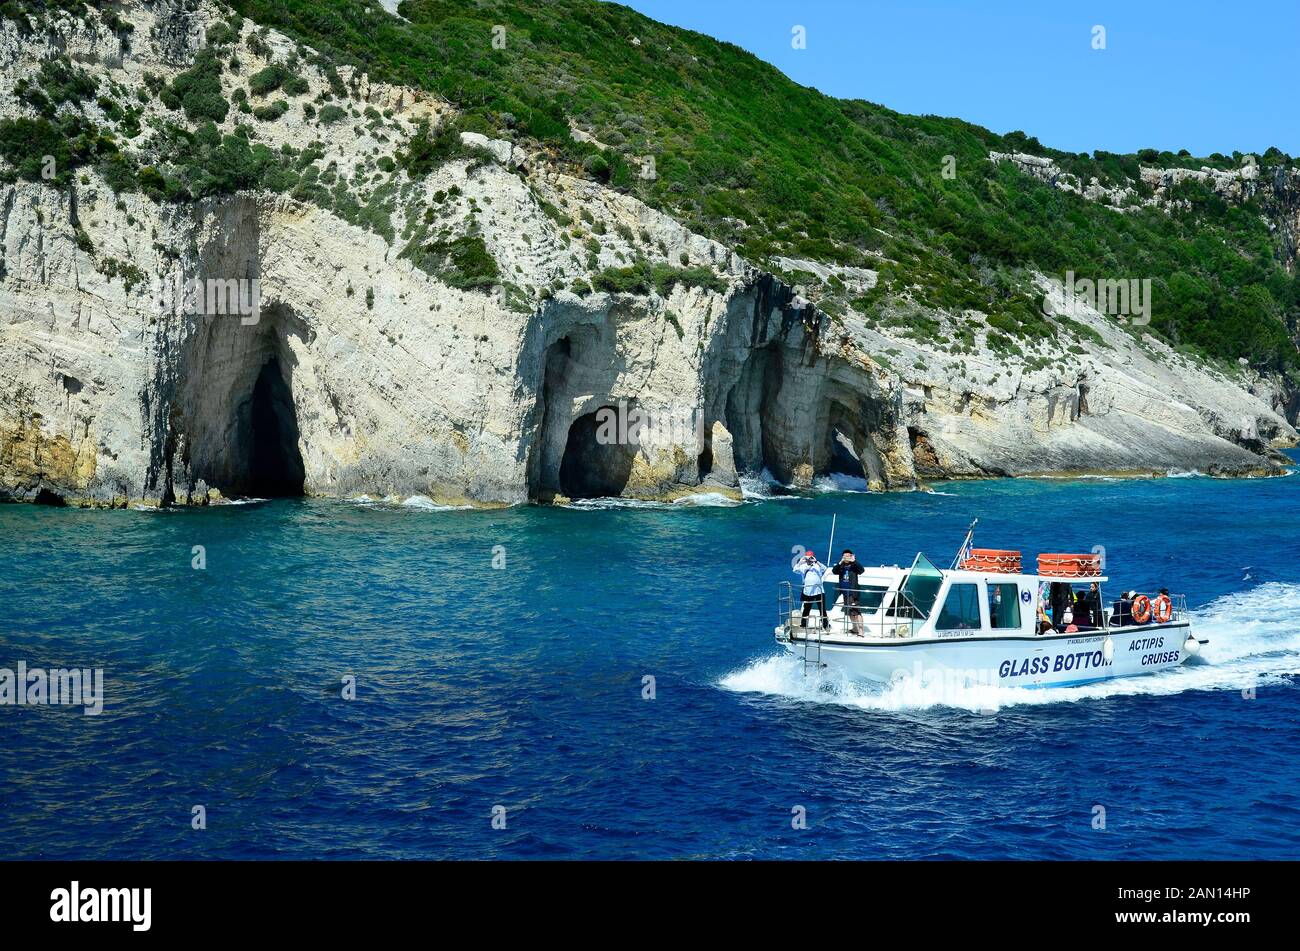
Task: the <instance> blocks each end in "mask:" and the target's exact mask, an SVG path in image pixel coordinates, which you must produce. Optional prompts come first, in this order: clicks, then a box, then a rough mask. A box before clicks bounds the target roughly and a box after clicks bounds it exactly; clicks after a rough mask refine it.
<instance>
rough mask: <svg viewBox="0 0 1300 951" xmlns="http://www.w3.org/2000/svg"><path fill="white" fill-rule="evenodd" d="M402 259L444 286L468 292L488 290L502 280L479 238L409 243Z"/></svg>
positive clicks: (466, 236)
mask: <svg viewBox="0 0 1300 951" xmlns="http://www.w3.org/2000/svg"><path fill="white" fill-rule="evenodd" d="M401 257H404V258H408V259H409V260H410V261H411V263H412V264H414V265H415V266H416V267H418V268H419V269H420V270H422V271H424V272H425V273H427V274H431V275H433V276H434V277H436V278H438V280H440V281H442V282H443V283H444V284H449V285H451V286H452V287H457V288H460V289H461V290H467V291H487V290H491V289H492V288H493V287H495V286H496V285H497V284H498V283H500V279H501V271H500V268H499V267H498V266H497V262H496V260H495V259H494V258H493V257H492V255H491V254H490V253H489V252H488V249H487V245H485V244H484V243H483V239H482V238H481V237H479V236H478V235H465V236H463V237H460V238H455V239H454V240H451V241H430V242H425V243H419V242H418V241H412V242H411V243H410V244H408V245H407V246H406V247H405V248H404V249H403V251H402V253H401Z"/></svg>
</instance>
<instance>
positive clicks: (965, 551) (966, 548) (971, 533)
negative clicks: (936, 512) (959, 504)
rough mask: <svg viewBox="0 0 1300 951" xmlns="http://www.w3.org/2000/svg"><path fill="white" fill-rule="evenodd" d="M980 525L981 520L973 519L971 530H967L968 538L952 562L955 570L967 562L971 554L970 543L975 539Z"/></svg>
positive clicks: (963, 541)
mask: <svg viewBox="0 0 1300 951" xmlns="http://www.w3.org/2000/svg"><path fill="white" fill-rule="evenodd" d="M978 524H979V519H973V520H972V521H971V523H970V528H968V529H966V537H965V539H963V540H962V543H961V547H960V548H958V549H957V556H956V557H955V558H953V560H952V567H953V568H956V567H957V566H958V565H960V564H961V563H962V562H963V561H965V560H966V556H967V555H969V554H970V543H971V540H972V539H973V538H974V537H975V526H976V525H978Z"/></svg>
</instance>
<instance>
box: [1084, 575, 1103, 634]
mask: <svg viewBox="0 0 1300 951" xmlns="http://www.w3.org/2000/svg"><path fill="white" fill-rule="evenodd" d="M1084 599H1085V600H1086V601H1087V602H1088V613H1089V614H1091V615H1092V626H1093V627H1101V621H1102V610H1101V585H1100V584H1099V583H1098V582H1096V581H1094V582H1092V583H1091V584H1090V585H1088V591H1087V593H1086V594H1085V595H1084Z"/></svg>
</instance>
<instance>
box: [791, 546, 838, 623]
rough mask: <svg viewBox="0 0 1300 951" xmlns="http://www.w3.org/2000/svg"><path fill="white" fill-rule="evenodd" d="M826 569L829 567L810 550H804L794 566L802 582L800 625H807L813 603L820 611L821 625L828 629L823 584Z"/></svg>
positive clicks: (828, 619) (829, 621)
mask: <svg viewBox="0 0 1300 951" xmlns="http://www.w3.org/2000/svg"><path fill="white" fill-rule="evenodd" d="M828 571H830V569H829V568H827V567H826V566H825V565H823V564H822V563H821V562H820V561H818V560H817V556H816V555H814V554H813V553H812V552H810V551H806V552H804V556H803V558H802V559H801V560H800V561H799V562H798V563H797V564H796V565H795V566H794V573H795V574H797V575H798V576H799V578H800V580H801V581H802V583H803V592H802V594H801V595H800V598H801V600H802V601H803V613H802V614H801V615H800V621H799V626H800V627H807V626H808V612H809V611H811V610H812V607H813V605H814V604H815V605H817V607H818V609H819V610H820V611H821V613H822V627H824V628H826V629H827V630H829V629H830V626H831V620H830V618H829V617H828V616H827V614H826V588H825V586H824V584H823V582H824V580H825V578H826V573H827V572H828Z"/></svg>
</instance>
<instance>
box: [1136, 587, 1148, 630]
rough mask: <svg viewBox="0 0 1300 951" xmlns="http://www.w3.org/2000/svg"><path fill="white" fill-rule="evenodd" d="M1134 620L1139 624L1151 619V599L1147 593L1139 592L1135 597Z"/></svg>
mask: <svg viewBox="0 0 1300 951" xmlns="http://www.w3.org/2000/svg"><path fill="white" fill-rule="evenodd" d="M1133 620H1135V621H1137V622H1138V623H1139V624H1145V623H1146V622H1147V621H1149V620H1151V599H1150V598H1148V597H1147V596H1146V595H1145V594H1139V595H1138V596H1137V597H1136V598H1134V599H1133Z"/></svg>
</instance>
